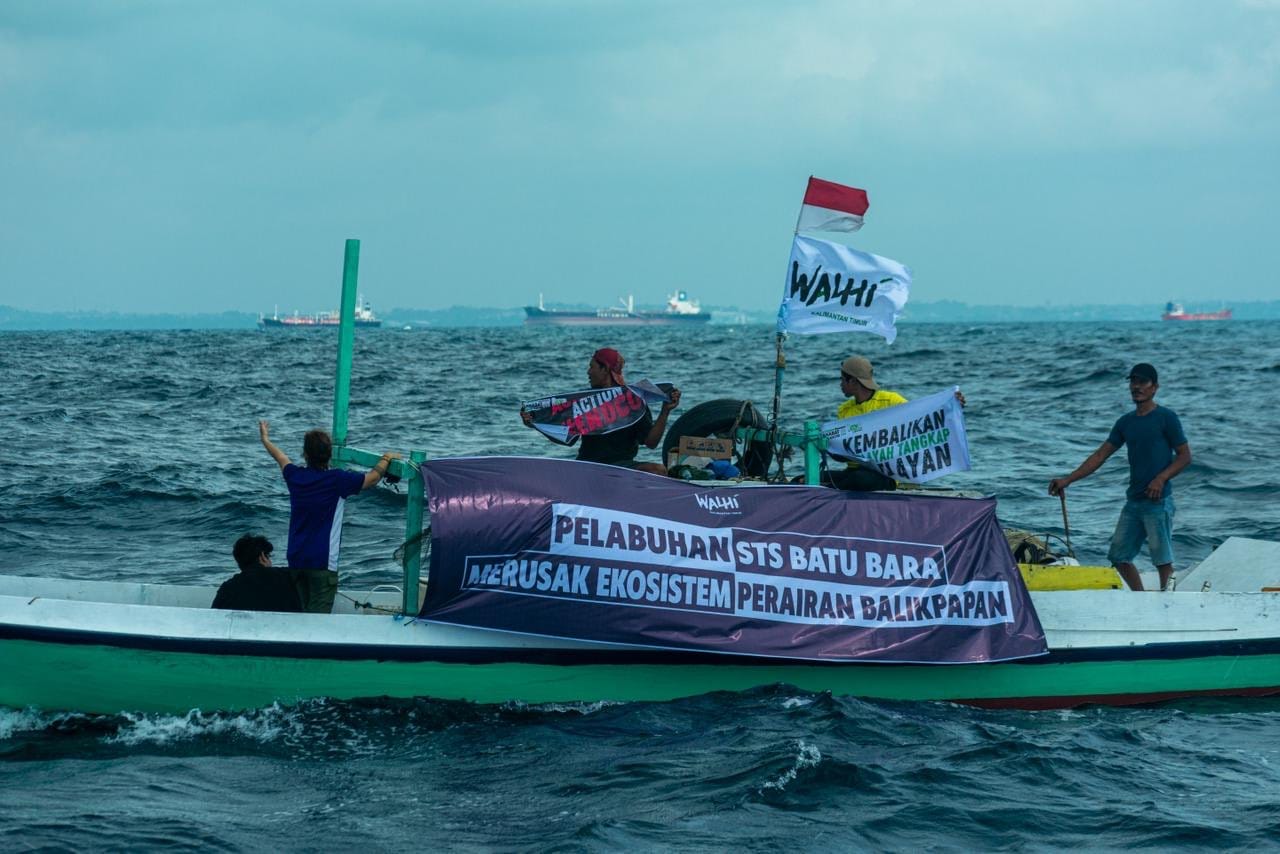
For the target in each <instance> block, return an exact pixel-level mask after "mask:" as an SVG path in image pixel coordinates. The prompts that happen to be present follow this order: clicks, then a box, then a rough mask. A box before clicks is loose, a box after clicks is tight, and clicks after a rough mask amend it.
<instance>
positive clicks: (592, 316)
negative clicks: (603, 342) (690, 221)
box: [524, 291, 711, 326]
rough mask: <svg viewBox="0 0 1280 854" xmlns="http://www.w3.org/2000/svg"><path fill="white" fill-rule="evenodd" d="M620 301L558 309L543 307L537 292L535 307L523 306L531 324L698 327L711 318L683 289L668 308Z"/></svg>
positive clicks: (674, 296)
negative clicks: (582, 308) (584, 308)
mask: <svg viewBox="0 0 1280 854" xmlns="http://www.w3.org/2000/svg"><path fill="white" fill-rule="evenodd" d="M619 302H622V305H621V306H620V307H618V308H598V309H596V310H595V311H557V310H556V309H550V308H546V307H545V306H543V304H542V294H538V304H537V305H536V306H532V305H526V306H525V307H524V322H525V323H526V324H529V325H531V326H695V325H698V324H701V323H706V322H707V321H708V320H710V319H711V312H709V311H703V310H702V308H701V306H699V305H698V301H697V300H691V299H689V295H688V294H686V293H685V292H684V291H678V292H676V293H674V294H672V295H671V296H670V297H668V298H667V308H666V310H665V311H636V304H635V299H634V298H633V297H627V299H626V300H625V301H622V300H619Z"/></svg>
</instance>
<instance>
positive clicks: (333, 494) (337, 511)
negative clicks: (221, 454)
mask: <svg viewBox="0 0 1280 854" xmlns="http://www.w3.org/2000/svg"><path fill="white" fill-rule="evenodd" d="M258 437H259V438H260V439H261V440H262V446H263V447H264V448H266V449H267V453H269V454H270V455H271V458H272V459H273V460H275V461H276V462H277V463H278V464H279V465H280V470H281V472H282V473H283V475H284V481H285V483H286V484H288V486H289V548H288V552H287V558H288V563H289V572H290V574H291V575H292V576H293V581H294V584H295V585H296V586H297V588H298V596H299V597H300V598H301V600H302V605H303V607H304V608H305V609H306V610H307V611H310V612H313V613H322V614H327V613H329V612H330V611H332V610H333V600H334V597H335V596H336V594H337V592H338V548H339V546H340V545H341V544H342V514H343V510H344V509H345V506H346V500H347V499H348V498H350V497H351V496H353V495H355V494H357V493H359V492H360V491H361V490H365V489H368V488H369V487H371V486H373V485H374V484H376V483H377V482H378V481H379V480H381V479H382V478H383V477H385V476H386V474H387V468H388V467H389V466H390V465H391V461H392V460H394V459H399V457H400V455H399V454H394V453H391V454H383V455H382V459H380V460H378V463H377V465H375V466H374V467H373V468H372V469H370V470H369V471H367V472H365V473H364V474H360V473H359V472H354V471H347V470H345V469H331V468H329V460H330V459H331V458H332V457H333V439H332V438H330V436H329V434H328V433H327V432H325V431H324V430H309V431H307V434H306V435H305V436H304V437H303V441H302V455H303V456H304V457H305V458H306V460H307V465H306V466H305V467H303V466H297V465H294V464H293V463H292V462H290V460H289V457H288V456H286V455H285V453H284V451H281V450H280V449H279V448H277V447H276V446H275V444H274V443H272V441H271V438H270V435H269V425H268V423H267V422H266V421H259V422H258Z"/></svg>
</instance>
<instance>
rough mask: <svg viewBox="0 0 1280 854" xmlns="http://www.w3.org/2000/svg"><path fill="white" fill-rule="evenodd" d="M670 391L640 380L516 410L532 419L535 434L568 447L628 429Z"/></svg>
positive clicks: (667, 386)
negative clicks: (581, 441)
mask: <svg viewBox="0 0 1280 854" xmlns="http://www.w3.org/2000/svg"><path fill="white" fill-rule="evenodd" d="M661 386H665V388H662V387H661ZM670 389H671V384H670V383H662V384H661V385H655V384H653V383H651V382H649V381H648V380H640V381H639V382H634V383H628V384H627V385H625V386H611V387H609V388H588V389H583V390H581V391H569V392H565V393H564V394H556V395H551V396H549V397H543V398H539V399H537V400H526V401H525V402H524V403H522V404H521V405H520V408H521V409H522V410H524V411H525V412H528V413H529V414H530V415H532V416H533V426H534V428H535V429H536V430H537V431H538V432H539V433H542V434H543V435H544V436H546V437H548V438H549V439H551V440H552V441H555V442H559V443H560V444H562V445H572V444H574V443H575V442H577V441H578V439H580V438H581V437H583V436H598V435H601V434H604V433H612V432H613V431H615V430H621V429H622V428H624V427H630V426H631V425H632V424H635V423H636V422H637V421H639V420H640V419H641V418H643V417H644V414H645V412H647V411H648V409H649V405H650V404H655V403H656V404H660V403H664V402H665V401H667V400H669V399H670V398H669V397H668V394H669V393H670Z"/></svg>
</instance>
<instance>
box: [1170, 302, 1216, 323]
mask: <svg viewBox="0 0 1280 854" xmlns="http://www.w3.org/2000/svg"><path fill="white" fill-rule="evenodd" d="M1160 319H1161V320H1230V319H1231V309H1229V308H1224V309H1223V310H1222V311H1202V312H1187V311H1183V310H1182V303H1177V302H1171V303H1168V304H1166V305H1165V307H1164V314H1162V315H1160Z"/></svg>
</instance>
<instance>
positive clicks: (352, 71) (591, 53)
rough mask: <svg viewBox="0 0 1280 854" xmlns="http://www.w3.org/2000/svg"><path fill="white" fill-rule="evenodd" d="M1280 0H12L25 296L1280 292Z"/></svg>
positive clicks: (139, 302)
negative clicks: (816, 206) (816, 270)
mask: <svg viewBox="0 0 1280 854" xmlns="http://www.w3.org/2000/svg"><path fill="white" fill-rule="evenodd" d="M1278 80H1280V2H1264V0H1251V1H1250V2H1233V0H1220V2H1204V0H1187V2H1179V1H1178V0H1158V2H1139V1H1138V0H1125V2H1115V1H1114V0H1106V2H1083V1H1082V0H1075V2H1047V1H1046V0H1038V2H1034V3H1031V2H1023V0H1004V1H1003V2H1002V0H981V1H980V2H952V3H945V2H897V3H893V2H885V1H884V0H877V2H851V0H838V2H830V3H825V2H788V3H780V2H777V0H760V2H733V3H718V2H697V0H679V2H645V3H615V2H602V0H581V2H578V1H577V0H559V2H536V1H535V0H520V2H514V1H513V2H474V0H473V2H465V3H462V2H459V3H454V4H444V3H427V2H387V1H386V0H383V1H382V2H380V1H379V0H362V2H359V3H350V4H334V3H322V2H314V0H299V2H244V3H236V2H172V1H167V2H97V3H93V2H82V3H71V2H54V1H53V0H34V2H16V1H15V0H2V2H0V217H2V221H0V225H2V226H3V227H0V304H4V305H10V306H15V307H19V308H25V309H33V310H59V311H60V310H71V309H103V310H114V311H129V312H136V311H146V312H185V311H197V312H204V311H223V310H239V311H255V312H256V311H260V310H265V311H270V310H272V308H273V307H274V306H275V305H277V304H278V305H279V306H280V308H281V310H282V311H289V310H293V309H302V310H305V311H312V310H318V309H326V308H331V307H334V306H336V304H337V301H338V292H339V284H340V279H341V259H342V247H343V239H344V238H347V237H357V238H360V239H361V241H362V256H361V286H362V287H361V289H362V291H363V292H364V293H365V295H366V296H367V297H368V299H369V300H370V301H371V302H372V303H373V304H374V307H375V309H382V310H388V309H391V308H394V307H405V308H441V307H446V306H451V305H476V306H481V305H489V306H518V305H522V304H525V303H527V302H531V301H534V300H536V299H537V295H538V293H539V292H542V293H545V295H546V298H547V300H548V301H557V302H561V301H563V302H589V303H600V304H609V303H613V302H614V301H615V299H616V298H617V297H618V296H621V295H625V294H628V293H634V295H635V297H636V300H637V302H640V303H658V302H661V301H662V300H663V298H664V296H665V294H666V293H668V292H669V291H671V290H673V289H675V288H684V289H687V290H688V291H689V292H690V295H691V296H695V297H698V298H700V299H701V300H702V301H703V302H704V303H706V304H718V305H727V304H736V305H739V306H741V307H744V308H751V309H766V308H771V307H773V306H776V305H777V303H778V299H779V296H780V294H781V290H782V280H783V273H784V269H785V266H786V261H787V256H788V252H789V249H790V241H791V237H792V229H793V228H794V224H795V219H796V214H797V212H798V206H799V204H800V199H801V195H802V194H803V191H804V186H805V181H806V179H807V178H808V176H809V175H810V174H814V175H817V176H819V177H822V178H826V179H829V180H832V181H838V182H841V183H847V184H852V185H854V186H859V187H863V188H865V189H866V190H867V191H868V193H869V194H870V198H871V208H870V210H869V211H868V213H867V218H866V222H867V224H866V226H865V227H864V228H863V229H862V231H861V232H859V233H857V234H856V235H853V236H852V237H851V239H850V240H849V242H851V243H852V244H853V245H855V246H857V247H858V248H861V249H865V250H867V251H871V252H876V253H878V254H881V255H887V256H889V257H892V258H895V259H897V260H899V261H901V262H903V263H905V264H907V265H908V266H910V267H911V268H912V269H913V271H914V274H915V283H914V286H913V292H912V298H913V299H914V300H924V301H933V300H941V299H954V300H961V301H965V302H969V303H982V304H990V303H1010V304H1018V305H1038V304H1043V303H1052V304H1055V305H1062V304H1064V303H1085V302H1088V303H1134V302H1149V303H1152V304H1163V303H1164V302H1165V301H1166V300H1169V299H1179V300H1183V301H1186V302H1194V301H1197V300H1205V299H1212V300H1224V301H1227V302H1228V303H1229V302H1230V301H1233V300H1234V301H1243V300H1254V299H1274V298H1280V286H1278V284H1277V273H1276V271H1277V268H1278V267H1280V239H1277V229H1278V223H1280V145H1278V143H1280V92H1278V88H1277V84H1278Z"/></svg>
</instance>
